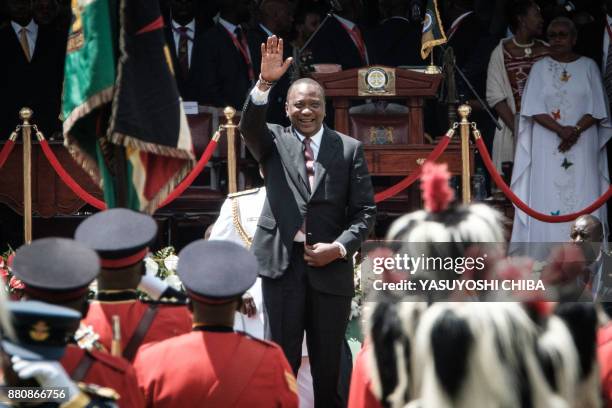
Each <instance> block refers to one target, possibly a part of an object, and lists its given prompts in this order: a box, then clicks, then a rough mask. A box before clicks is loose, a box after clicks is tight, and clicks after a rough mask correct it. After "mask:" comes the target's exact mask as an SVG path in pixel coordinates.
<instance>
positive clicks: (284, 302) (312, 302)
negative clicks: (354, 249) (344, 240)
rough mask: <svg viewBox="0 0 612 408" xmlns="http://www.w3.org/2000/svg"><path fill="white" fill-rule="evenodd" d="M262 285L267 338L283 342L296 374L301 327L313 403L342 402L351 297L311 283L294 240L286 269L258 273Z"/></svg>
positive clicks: (299, 355) (300, 345) (300, 249)
mask: <svg viewBox="0 0 612 408" xmlns="http://www.w3.org/2000/svg"><path fill="white" fill-rule="evenodd" d="M262 290H263V299H264V304H265V307H266V312H267V314H268V322H269V325H268V335H269V338H270V339H271V340H272V341H274V342H275V343H277V344H278V345H279V346H281V347H282V349H283V351H284V352H285V356H286V357H287V360H288V361H289V364H291V367H292V368H293V372H294V374H296V375H297V372H298V369H299V367H300V361H301V358H302V339H303V336H304V331H306V343H307V346H308V355H309V357H310V364H311V372H312V379H313V388H314V397H315V406H316V407H333V406H341V402H340V399H339V397H338V378H339V372H340V358H341V349H342V343H343V341H344V334H345V332H346V326H347V324H348V318H349V314H350V310H351V298H350V297H349V296H337V295H330V294H328V293H322V292H319V291H317V290H315V289H313V288H312V287H311V285H310V283H309V281H308V276H307V265H306V263H305V262H304V247H303V244H297V243H296V244H295V245H294V246H293V250H292V254H291V265H290V266H289V268H288V269H287V271H285V273H284V274H283V276H281V277H280V278H278V279H270V278H265V277H264V278H262Z"/></svg>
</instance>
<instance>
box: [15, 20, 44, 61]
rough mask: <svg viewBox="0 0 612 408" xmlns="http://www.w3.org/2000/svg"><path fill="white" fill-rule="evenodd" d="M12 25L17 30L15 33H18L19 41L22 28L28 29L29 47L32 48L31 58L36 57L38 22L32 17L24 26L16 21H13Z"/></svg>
mask: <svg viewBox="0 0 612 408" xmlns="http://www.w3.org/2000/svg"><path fill="white" fill-rule="evenodd" d="M11 25H12V26H13V30H15V34H16V35H17V41H19V38H20V37H21V29H22V28H25V29H26V35H27V36H28V47H29V48H30V59H32V57H34V48H35V47H36V39H37V38H38V24H36V22H35V21H34V19H32V20H30V22H29V23H28V25H27V26H25V27H22V26H21V25H19V24H18V23H16V22H14V21H11Z"/></svg>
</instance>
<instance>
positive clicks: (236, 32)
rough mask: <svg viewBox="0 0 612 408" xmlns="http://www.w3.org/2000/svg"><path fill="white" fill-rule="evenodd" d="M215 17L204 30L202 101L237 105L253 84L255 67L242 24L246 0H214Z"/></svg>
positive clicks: (211, 103) (245, 12)
mask: <svg viewBox="0 0 612 408" xmlns="http://www.w3.org/2000/svg"><path fill="white" fill-rule="evenodd" d="M218 4H219V8H220V11H219V19H218V21H217V23H216V24H215V25H214V26H213V27H211V28H210V29H209V30H208V31H206V33H204V40H203V49H204V50H205V53H204V58H203V69H202V72H200V73H199V74H198V75H200V76H201V77H202V78H203V81H204V85H203V89H204V90H203V97H204V98H205V104H207V105H212V106H217V107H225V106H227V105H231V106H233V107H235V108H238V107H239V106H240V105H241V104H242V102H243V100H244V97H245V96H246V94H247V93H248V91H249V88H250V87H251V86H252V85H253V84H254V83H255V79H256V77H255V69H254V66H253V59H252V55H251V52H250V50H249V46H248V42H247V38H246V32H245V28H244V26H243V25H244V24H245V23H246V22H247V21H249V0H218Z"/></svg>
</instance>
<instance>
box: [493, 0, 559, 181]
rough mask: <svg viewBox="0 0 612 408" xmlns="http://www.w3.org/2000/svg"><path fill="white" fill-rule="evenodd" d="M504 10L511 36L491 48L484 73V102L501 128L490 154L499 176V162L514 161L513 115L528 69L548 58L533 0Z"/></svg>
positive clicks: (518, 1)
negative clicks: (494, 112)
mask: <svg viewBox="0 0 612 408" xmlns="http://www.w3.org/2000/svg"><path fill="white" fill-rule="evenodd" d="M507 7H508V9H507V15H508V21H509V22H510V28H511V30H512V32H513V33H514V35H513V36H512V37H510V38H506V39H503V40H501V41H500V42H499V44H498V45H497V47H495V49H494V50H493V53H492V54H491V60H490V61H489V68H488V71H487V103H488V104H489V106H491V107H492V108H494V109H495V111H496V112H497V114H498V116H499V118H500V119H501V124H502V129H496V130H495V136H494V137H493V152H492V156H493V163H494V164H495V167H496V168H497V171H498V172H500V173H501V171H502V163H504V162H512V161H513V160H514V144H515V138H514V134H515V129H516V128H517V127H518V116H517V114H516V113H517V112H520V110H521V109H520V107H521V96H522V94H523V89H524V88H525V83H526V82H527V77H528V76H529V71H530V70H531V66H532V65H533V64H534V63H536V62H537V61H539V60H540V59H541V58H542V57H544V56H545V55H548V45H547V44H546V43H545V42H543V41H541V40H539V39H538V38H537V37H538V36H540V35H541V34H542V31H543V27H544V26H543V24H544V20H542V15H541V14H540V8H539V7H538V5H537V4H536V3H534V2H533V0H511V1H510V2H509V3H508V4H507Z"/></svg>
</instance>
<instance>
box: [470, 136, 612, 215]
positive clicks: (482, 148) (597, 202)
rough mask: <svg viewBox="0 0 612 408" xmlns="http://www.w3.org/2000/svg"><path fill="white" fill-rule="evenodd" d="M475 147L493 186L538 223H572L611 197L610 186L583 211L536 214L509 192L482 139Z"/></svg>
mask: <svg viewBox="0 0 612 408" xmlns="http://www.w3.org/2000/svg"><path fill="white" fill-rule="evenodd" d="M476 146H477V147H478V150H479V151H480V154H481V155H482V161H483V162H484V164H485V166H486V167H487V170H488V171H489V174H491V177H492V178H493V180H494V181H495V184H497V186H498V187H499V188H500V189H501V190H502V191H503V192H504V194H505V195H506V197H508V198H509V199H510V200H511V201H512V203H513V204H514V205H515V206H517V207H518V208H520V209H521V210H522V211H523V212H525V213H526V214H527V215H529V216H530V217H533V218H536V219H538V220H540V221H544V222H551V223H553V222H554V223H557V222H569V221H573V220H575V219H576V218H578V217H579V216H581V215H585V214H590V213H592V212H593V211H595V210H596V209H598V208H599V207H601V206H602V205H603V204H604V203H605V202H606V201H608V199H609V198H610V197H612V185H610V187H609V188H608V191H606V192H605V193H604V195H602V196H601V197H599V198H598V199H597V200H595V202H593V204H591V205H589V206H588V207H586V208H585V209H583V210H580V211H577V212H574V213H571V214H565V215H547V214H543V213H541V212H538V211H535V210H533V209H531V208H529V206H528V205H527V204H525V203H524V202H523V201H522V200H521V199H520V198H518V196H517V195H516V194H514V192H513V191H512V190H510V187H508V185H507V184H506V182H505V181H504V180H503V179H502V177H501V176H500V175H499V173H498V172H497V169H496V168H495V165H494V164H493V162H492V161H491V156H489V152H488V151H487V147H486V146H485V144H484V141H483V139H482V138H478V139H476Z"/></svg>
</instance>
